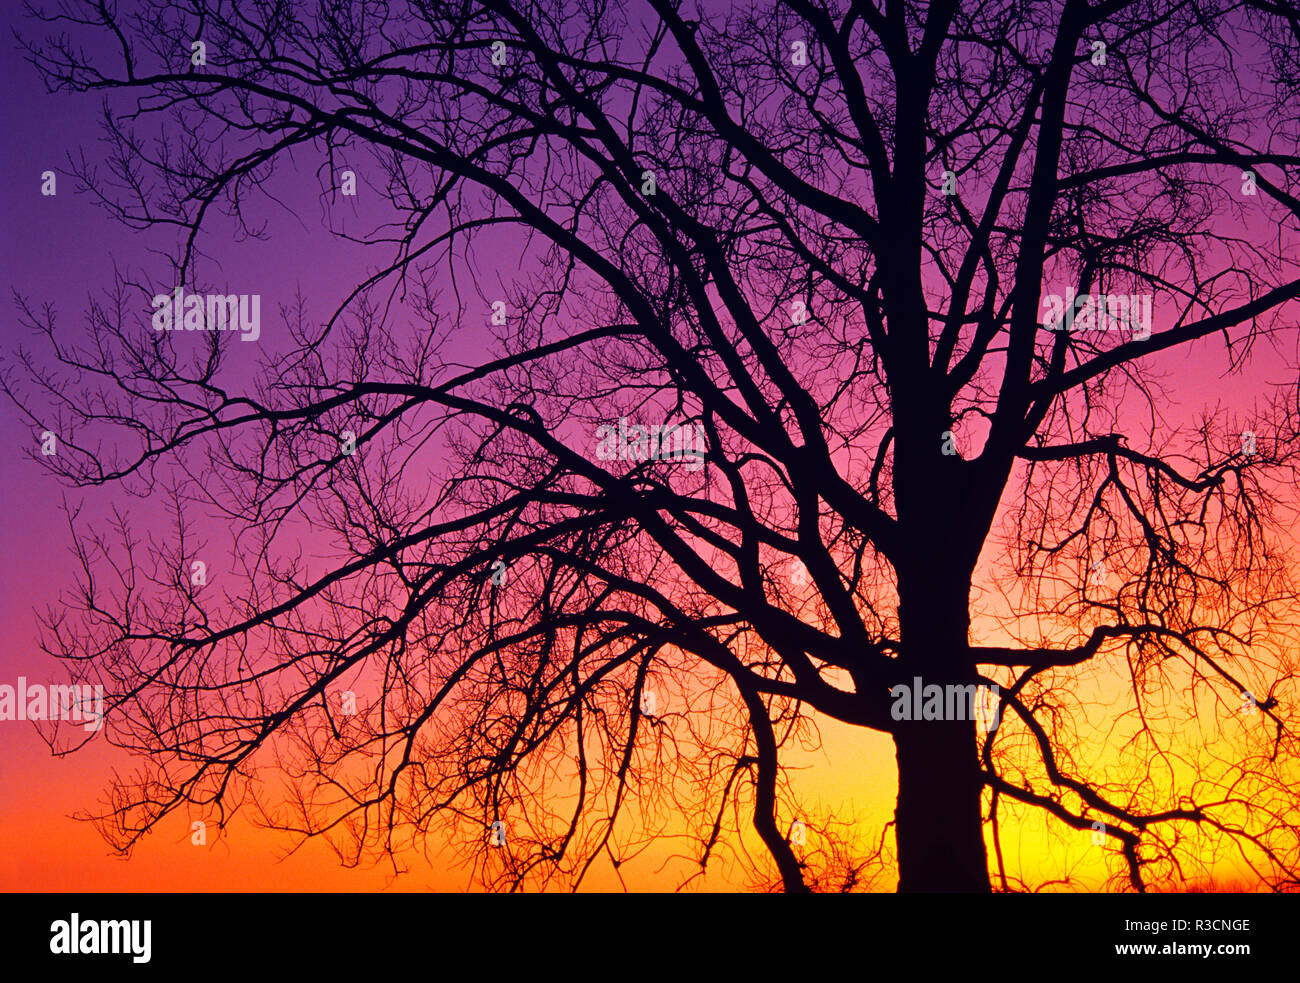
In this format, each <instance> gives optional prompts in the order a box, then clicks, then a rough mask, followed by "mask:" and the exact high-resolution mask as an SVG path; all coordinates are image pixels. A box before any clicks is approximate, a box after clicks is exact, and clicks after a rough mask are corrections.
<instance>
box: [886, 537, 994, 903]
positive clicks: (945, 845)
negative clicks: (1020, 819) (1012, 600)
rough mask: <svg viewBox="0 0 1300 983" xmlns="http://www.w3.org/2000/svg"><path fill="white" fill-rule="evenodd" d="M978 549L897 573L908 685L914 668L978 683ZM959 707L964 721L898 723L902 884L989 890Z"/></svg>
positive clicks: (974, 766) (973, 762) (967, 737)
mask: <svg viewBox="0 0 1300 983" xmlns="http://www.w3.org/2000/svg"><path fill="white" fill-rule="evenodd" d="M917 539H918V545H921V544H922V542H923V541H921V539H920V537H917ZM954 541H955V537H954V538H953V540H948V542H954ZM942 542H944V540H942V539H940V540H939V541H938V542H936V543H930V544H926V545H928V546H929V547H930V549H929V551H928V552H929V555H930V556H932V557H939V556H942V547H941V546H940V543H942ZM974 552H975V551H974V550H973V549H972V550H966V551H965V553H966V556H962V555H961V553H960V552H959V551H957V550H952V551H951V552H949V554H948V562H946V563H945V562H944V561H943V560H942V559H938V560H936V561H932V562H930V563H927V564H926V565H925V566H920V565H919V564H918V567H917V568H914V570H913V571H911V576H909V577H908V578H907V579H906V580H901V581H900V585H899V586H900V591H899V596H900V604H899V620H900V622H901V640H902V657H901V658H900V659H899V660H898V662H899V666H898V669H899V677H900V678H899V682H902V683H906V684H907V685H908V686H909V687H910V688H911V689H915V681H914V676H920V677H921V684H922V686H923V687H924V686H929V685H931V684H934V685H938V686H940V687H947V686H950V685H956V686H973V685H974V684H975V666H974V665H973V664H972V663H971V661H970V648H969V643H970V639H969V630H970V608H969V595H970V577H969V574H968V572H967V571H968V570H969V569H970V567H973V565H974V563H973V555H974ZM918 553H921V555H925V554H924V553H923V552H922V551H921V550H918ZM945 692H946V690H945ZM947 709H948V707H947V701H946V700H945V710H947ZM964 709H965V710H966V712H964V713H961V714H960V715H959V716H960V717H961V718H963V719H943V720H918V719H915V717H916V716H918V715H917V714H915V713H913V714H912V717H913V719H910V720H900V721H896V722H895V723H894V753H895V758H896V760H897V762H898V804H897V807H896V809H895V812H894V822H895V837H896V842H897V845H898V870H899V880H898V890H899V891H900V892H904V891H906V892H939V891H954V892H981V893H987V892H988V891H989V873H988V856H987V854H986V853H985V850H984V831H983V821H982V815H981V811H980V793H981V790H982V788H983V779H982V777H981V775H980V767H979V756H978V753H977V745H976V730H975V720H974V719H973V718H974V714H973V713H972V712H970V710H972V709H973V708H971V707H965V708H964ZM945 716H947V714H945ZM953 716H958V715H957V714H953Z"/></svg>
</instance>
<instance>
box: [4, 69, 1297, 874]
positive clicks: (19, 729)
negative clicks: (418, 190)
mask: <svg viewBox="0 0 1300 983" xmlns="http://www.w3.org/2000/svg"><path fill="white" fill-rule="evenodd" d="M0 58H2V59H3V61H2V62H0V77H3V79H4V81H5V82H6V84H7V91H8V92H9V93H10V95H9V98H7V99H6V100H4V101H3V107H2V108H0V113H3V114H4V115H3V120H2V123H3V132H6V133H7V134H8V135H9V136H8V148H7V152H6V153H5V154H4V155H3V157H2V158H0V177H2V178H3V184H2V187H3V192H2V194H3V203H4V204H3V207H4V210H5V215H4V223H5V224H4V227H5V230H6V234H5V236H4V239H3V244H2V245H0V250H2V262H3V276H2V277H0V279H2V280H3V283H4V284H5V285H6V286H9V287H12V288H13V289H14V290H16V291H18V292H20V293H23V294H25V295H28V296H29V297H31V298H32V299H34V300H35V301H37V302H42V301H49V302H52V303H53V304H54V305H55V306H56V308H57V310H58V312H59V315H60V318H61V319H62V322H63V323H64V324H65V325H66V327H67V330H68V331H69V332H70V333H71V332H74V331H80V330H82V329H81V327H80V323H79V322H80V317H81V312H82V310H83V309H84V306H85V303H86V300H87V297H88V296H89V295H91V294H93V293H94V292H96V291H98V290H100V289H102V288H103V287H104V286H105V285H107V284H108V283H110V282H111V281H112V278H113V276H114V267H115V264H116V265H117V266H119V267H124V268H128V269H137V268H140V267H142V266H145V265H147V264H148V263H149V262H150V261H149V258H148V255H147V250H148V249H149V248H151V247H152V248H163V247H165V245H166V244H167V243H166V240H163V239H159V238H158V237H157V236H156V235H155V234H154V233H135V232H131V231H129V230H126V229H124V228H123V227H122V226H121V225H120V224H118V223H116V222H114V221H113V220H112V219H111V218H110V217H109V216H108V215H106V214H105V213H104V212H103V211H102V210H100V209H99V208H96V207H95V206H94V205H93V204H92V202H91V201H90V200H89V199H88V198H87V197H86V196H85V195H83V194H79V193H78V189H77V188H76V186H75V184H74V182H73V180H72V178H71V176H70V175H68V173H67V161H66V158H67V155H68V154H69V153H71V152H74V151H75V150H76V149H77V148H79V147H85V148H87V152H88V153H90V154H94V153H95V152H96V151H97V149H100V148H98V147H97V146H96V143H95V141H96V140H97V139H98V132H97V129H96V126H97V116H98V113H99V101H98V97H96V96H93V95H92V96H70V95H66V94H60V95H47V94H46V93H45V91H44V88H43V86H42V84H41V83H40V81H39V79H38V78H37V76H36V73H35V71H34V70H33V69H32V68H31V67H30V66H29V65H27V64H25V63H24V62H23V61H22V60H21V55H20V53H19V52H18V51H17V50H16V49H15V47H14V46H13V45H12V44H10V45H8V46H6V47H5V48H4V51H3V53H2V54H0ZM313 168H314V164H308V165H307V166H306V172H307V173H306V175H305V178H306V179H305V180H300V181H294V180H292V179H291V176H287V177H285V178H283V179H282V181H283V185H282V187H281V188H280V190H281V191H282V192H283V194H284V195H285V199H286V203H287V204H289V205H290V208H289V210H288V211H287V212H282V213H280V214H278V215H271V216H270V217H271V219H272V223H273V224H272V230H271V231H272V235H271V239H270V240H269V241H267V242H258V241H250V242H245V243H242V244H240V245H239V246H238V247H237V248H233V249H227V250H225V251H223V252H222V254H221V259H222V261H223V264H224V271H223V272H225V273H226V274H227V275H228V277H229V280H230V282H232V283H240V284H258V285H259V286H258V287H257V288H256V289H259V290H260V292H261V293H262V295H263V307H262V321H263V328H262V331H263V337H264V338H266V339H267V343H268V345H272V346H273V345H274V329H273V328H271V327H270V325H271V324H273V323H274V321H275V319H276V315H275V313H274V312H275V310H276V307H277V304H278V303H287V302H288V301H289V300H290V299H291V298H292V296H293V295H294V293H295V292H297V291H299V290H301V291H302V292H303V293H304V294H305V295H306V296H308V297H310V298H313V310H314V312H315V313H317V314H320V313H323V312H324V311H326V310H328V309H332V307H333V304H334V303H335V302H336V301H337V300H339V299H341V297H342V293H341V291H342V290H344V289H345V287H346V286H348V285H350V284H351V283H352V282H354V281H353V280H352V279H349V278H348V277H349V275H350V273H351V271H353V270H355V269H358V268H361V267H360V266H359V265H358V263H359V260H358V256H357V251H356V250H355V249H351V248H350V247H346V246H343V245H340V244H339V243H337V242H336V241H335V240H333V239H331V238H329V237H327V236H325V235H323V234H320V233H318V232H317V231H316V230H317V229H318V227H319V216H320V212H319V205H318V203H316V202H315V199H314V195H315V184H314V175H312V174H311V173H310V172H311V170H312V169H313ZM47 169H53V170H55V171H57V172H59V175H60V176H59V190H58V195H57V196H56V197H43V196H42V195H41V194H40V190H39V188H40V174H41V172H42V171H44V170H47ZM295 212H296V213H297V214H300V215H301V216H302V218H301V220H299V219H298V218H297V215H296V214H294V213H295ZM373 261H374V260H373V259H372V258H371V257H369V256H367V258H366V260H365V263H369V262H373ZM340 270H343V271H344V272H343V273H342V274H340V273H339V271H340ZM252 289H253V288H246V289H244V290H243V291H242V292H252ZM6 307H7V313H6V315H5V317H4V319H3V322H0V323H3V325H4V331H3V339H4V345H3V350H4V352H5V353H6V354H7V353H9V352H11V351H12V350H13V349H14V347H15V346H16V345H17V344H19V343H29V342H30V341H31V340H32V339H27V338H24V337H23V336H22V333H21V331H20V329H19V327H18V326H17V324H16V321H15V318H14V315H13V304H12V302H11V300H10V298H9V296H8V295H6ZM1156 320H1157V330H1158V329H1159V322H1160V314H1159V312H1157V317H1156ZM252 347H259V346H250V348H252ZM266 354H268V352H267V351H266V350H259V352H258V353H257V355H258V356H259V357H260V356H262V355H266ZM250 357H251V353H250ZM1293 357H1294V352H1290V353H1278V356H1277V360H1276V362H1275V363H1274V366H1275V367H1276V368H1278V369H1282V368H1283V367H1284V365H1283V363H1285V362H1288V361H1292V362H1293ZM1167 367H1168V370H1169V371H1170V372H1175V373H1177V375H1176V380H1177V384H1176V390H1177V393H1178V395H1179V397H1180V399H1181V400H1183V401H1184V404H1183V405H1182V406H1181V407H1179V408H1176V409H1175V408H1170V410H1171V413H1173V414H1174V415H1176V416H1177V415H1184V418H1185V419H1191V418H1192V417H1194V416H1195V415H1196V413H1197V412H1198V411H1200V410H1202V409H1204V408H1205V407H1207V406H1215V405H1218V406H1219V411H1220V412H1223V413H1231V412H1241V411H1245V410H1247V409H1248V407H1249V406H1250V404H1251V402H1252V401H1253V399H1254V397H1255V392H1256V390H1254V389H1253V388H1252V379H1253V381H1254V382H1256V383H1257V382H1259V381H1261V380H1263V379H1265V378H1270V379H1272V381H1276V379H1277V373H1270V371H1269V369H1270V367H1269V365H1267V364H1264V365H1261V366H1260V367H1259V369H1258V370H1257V373H1258V374H1257V375H1256V376H1254V377H1247V378H1246V379H1242V378H1240V377H1239V378H1237V379H1235V380H1234V381H1233V382H1232V384H1231V385H1228V386H1225V383H1224V380H1223V377H1222V375H1221V369H1222V360H1221V355H1220V353H1219V352H1218V351H1217V350H1216V347H1215V346H1214V345H1212V344H1211V345H1205V346H1201V347H1200V348H1198V349H1197V350H1196V354H1195V355H1194V356H1193V357H1190V358H1189V357H1188V356H1187V355H1185V354H1183V353H1178V354H1176V355H1175V356H1172V358H1171V361H1170V363H1169V364H1168V366H1167ZM35 439H36V438H35V434H34V433H33V432H32V429H31V428H30V427H29V425H28V424H27V422H26V421H24V420H22V419H20V418H19V417H18V415H17V414H16V413H15V412H14V409H13V407H12V406H11V405H10V404H8V403H7V402H4V403H0V441H2V442H3V445H4V460H5V466H4V467H3V468H2V469H0V499H2V500H3V501H4V502H5V503H6V506H7V508H6V512H7V515H8V516H9V521H8V522H5V523H3V524H0V557H3V558H4V561H5V562H3V563H2V564H0V623H2V624H3V625H4V626H5V629H6V637H7V638H8V639H9V644H8V645H7V646H5V647H4V648H3V649H0V682H6V683H13V682H14V681H15V680H16V679H17V677H18V676H20V675H25V676H26V677H28V679H29V680H31V681H33V682H49V681H56V680H59V679H62V678H63V674H62V673H61V672H60V671H59V669H58V667H57V666H56V665H52V664H51V661H50V660H49V659H48V657H46V656H45V655H44V654H43V653H42V652H41V651H40V650H39V648H38V647H37V630H36V618H35V614H34V610H33V609H34V608H43V607H44V606H45V605H46V604H49V603H53V602H54V601H55V599H56V597H57V595H58V593H59V592H60V591H61V590H64V589H66V588H67V586H68V585H70V584H71V583H72V580H73V575H74V566H73V563H72V556H71V554H70V552H69V543H70V540H69V533H68V528H67V525H66V521H65V517H64V515H63V513H62V511H61V509H60V506H61V504H62V502H63V501H64V500H65V496H66V498H67V500H68V501H69V502H71V503H80V502H82V501H83V500H88V496H87V495H86V494H85V493H82V492H78V491H76V490H71V489H66V488H63V487H61V486H59V485H58V484H57V483H56V482H55V481H53V479H51V478H50V477H49V476H48V475H46V474H45V473H44V472H42V471H41V469H40V468H39V466H38V465H37V464H36V463H34V462H33V461H31V460H30V459H29V458H28V457H27V456H26V455H25V454H24V453H23V448H29V447H31V446H33V445H34V442H35ZM92 495H93V493H92ZM103 505H104V502H103V501H102V499H96V500H95V501H92V502H90V506H89V508H90V512H89V514H95V510H96V509H100V508H102V507H103ZM128 508H129V509H132V510H136V509H147V508H148V503H147V502H144V503H142V502H139V501H138V500H137V501H134V502H130V503H129V504H128ZM133 514H134V513H133ZM142 518H144V521H149V520H148V518H147V517H142ZM981 603H983V604H985V605H986V606H989V607H990V608H993V609H995V608H996V606H997V605H996V602H994V601H992V600H989V599H987V598H985V599H984V600H983V601H981V600H979V597H978V595H977V600H976V605H977V608H978V606H979V605H980V604H981ZM974 631H975V635H976V640H977V641H983V642H986V643H989V642H994V641H995V640H996V625H995V624H994V623H993V621H992V620H986V621H978V622H977V623H976V626H975V629H974ZM1117 680H1118V676H1112V678H1111V679H1110V681H1109V683H1106V682H1104V681H1103V684H1102V685H1101V687H1100V691H1099V696H1100V698H1104V695H1105V687H1106V685H1113V684H1115V683H1116V681H1117ZM822 737H823V739H824V743H823V747H822V748H821V749H820V750H819V751H816V752H807V753H804V754H801V755H799V756H797V757H795V758H794V759H792V763H793V764H795V765H796V766H797V768H798V769H799V771H798V773H797V774H798V777H797V787H798V788H799V789H800V791H801V793H802V795H803V796H804V800H805V802H806V803H807V804H808V805H809V807H810V808H811V809H813V810H816V811H819V812H824V813H832V814H834V815H835V817H836V818H839V819H847V818H850V817H851V818H853V819H855V820H856V821H858V822H859V823H860V825H861V826H862V828H863V829H864V830H866V831H869V832H870V833H871V834H872V835H877V834H878V831H879V829H880V826H881V824H882V823H883V822H885V821H887V820H888V819H889V818H891V816H892V811H893V805H894V802H893V797H894V775H893V748H892V743H891V742H890V740H889V739H888V738H887V737H885V736H884V735H880V734H875V733H870V732H866V731H862V730H857V729H854V728H848V727H844V726H840V725H835V724H830V723H827V724H825V725H824V726H823V728H822ZM129 765H130V762H129V761H128V760H126V759H125V757H124V756H123V755H120V754H117V753H114V752H111V751H109V750H106V749H105V748H104V747H103V745H102V743H101V742H93V743H92V745H91V746H90V747H88V748H87V749H85V750H83V751H81V752H79V753H78V754H76V755H74V756H72V757H69V758H63V759H53V758H51V756H50V754H49V751H48V749H47V748H46V747H45V745H44V744H43V743H42V742H41V741H40V739H39V737H38V736H37V734H36V733H35V731H34V729H33V728H32V727H31V725H29V724H23V723H16V722H4V723H0V842H3V843H5V844H6V845H7V849H6V850H4V851H0V889H8V890H38V891H39V890H48V891H108V890H131V891H136V890H138V891H186V890H199V891H228V890H229V891H244V890H276V891H282V890H286V891H287V890H330V891H334V890H340V891H354V890H385V889H393V888H394V885H393V884H392V882H391V878H390V876H389V871H387V870H386V869H385V868H384V867H382V866H380V867H378V868H374V869H362V870H356V871H351V870H345V869H343V868H341V867H340V866H339V864H338V863H337V861H336V859H335V858H334V856H333V855H332V854H331V853H330V851H329V850H328V849H327V848H326V847H325V845H324V844H323V843H318V842H313V843H309V844H308V845H306V846H305V847H304V848H303V849H302V850H301V851H299V852H298V853H296V854H295V855H293V856H291V857H288V858H287V859H283V860H278V858H280V857H281V856H282V854H283V853H284V852H285V850H286V849H287V848H288V847H289V846H290V845H291V843H290V841H289V840H288V839H286V838H285V837H283V836H279V835H272V834H269V833H266V832H262V831H257V830H254V829H251V828H250V827H248V826H246V825H245V824H244V823H243V821H242V820H240V819H237V820H236V822H235V824H234V826H233V828H232V829H231V830H229V831H228V832H227V833H225V834H222V833H219V832H217V831H216V830H215V829H210V830H209V838H208V845H207V846H206V847H204V848H198V847H194V846H192V845H191V844H190V831H189V827H188V822H187V821H184V820H181V819H180V818H177V819H174V820H172V821H170V822H169V823H168V824H167V827H166V829H165V831H163V832H160V833H159V834H157V835H154V836H151V837H149V838H148V839H147V840H146V841H145V842H144V843H143V844H142V845H141V846H140V847H139V848H138V849H137V851H136V852H135V854H134V856H133V857H132V859H130V860H129V861H128V860H121V859H118V858H116V857H114V856H112V855H111V853H110V851H109V849H108V847H107V846H106V845H105V843H104V842H103V840H102V839H100V837H99V835H98V834H97V833H96V832H95V830H94V829H93V828H92V827H91V826H89V825H88V824H86V823H82V822H77V821H74V820H73V819H71V818H69V817H70V814H72V813H74V812H76V811H78V810H85V809H92V808H93V807H94V806H95V805H96V803H97V802H98V800H99V798H100V796H101V794H102V792H103V790H104V788H105V785H106V783H107V779H108V777H109V775H110V773H111V770H112V769H113V768H115V767H118V768H124V767H128V766H129ZM1057 835H1058V836H1059V832H1058V834H1057ZM1004 847H1005V848H1006V849H1007V850H1008V852H1009V853H1013V854H1014V856H1015V857H1016V859H1017V861H1018V863H1019V865H1020V866H1021V867H1022V868H1023V870H1025V871H1026V872H1027V873H1031V874H1032V873H1036V872H1037V870H1038V865H1039V862H1040V861H1042V860H1043V859H1044V858H1047V859H1050V863H1048V864H1046V869H1051V870H1053V871H1057V872H1059V871H1060V870H1061V869H1063V868H1072V869H1077V871H1078V873H1079V876H1080V877H1083V878H1088V877H1095V876H1096V875H1097V874H1098V872H1099V870H1100V868H1098V867H1097V866H1096V864H1095V854H1092V855H1090V851H1089V849H1088V838H1087V836H1086V834H1078V835H1077V836H1076V837H1075V838H1074V839H1073V840H1069V841H1068V842H1062V841H1060V840H1056V839H1050V838H1048V836H1047V835H1046V834H1045V833H1044V832H1043V831H1041V830H1039V829H1038V828H1036V827H1034V826H1033V825H1032V824H1031V826H1030V827H1027V828H1025V829H1023V830H1020V831H1018V832H1017V834H1016V835H1015V837H1014V839H1013V842H1012V844H1011V845H1009V846H1008V845H1007V844H1005V843H1004ZM672 852H673V851H672V848H671V847H670V845H667V844H665V845H664V847H663V849H661V850H656V851H651V853H650V854H648V855H647V856H646V857H645V858H643V859H642V860H640V861H638V862H637V863H636V864H635V865H633V866H632V872H631V874H629V872H628V871H626V870H625V871H624V874H625V876H627V877H628V878H629V880H631V881H632V882H633V884H634V886H637V887H647V888H652V889H671V888H672V887H673V886H674V883H675V881H674V878H673V877H672V876H671V872H670V873H668V874H665V873H664V872H663V870H662V869H661V867H662V861H663V859H664V857H665V856H666V855H667V854H670V853H672ZM447 859H448V858H447V857H445V856H444V857H437V856H435V858H434V860H433V862H432V863H430V864H425V863H424V862H423V861H422V860H421V859H420V858H418V857H409V858H408V857H403V858H402V861H403V863H406V864H409V865H410V866H411V867H412V870H413V873H412V874H411V875H410V876H409V877H407V878H405V879H403V880H402V881H400V882H398V883H397V885H396V889H398V890H415V891H423V890H429V889H458V888H463V887H464V886H466V883H467V875H466V873H465V872H464V871H459V870H451V869H449V868H448V867H447ZM277 861H278V862H277ZM590 886H592V887H594V888H616V887H617V886H618V883H617V881H616V880H615V879H614V878H613V877H611V876H609V875H608V874H607V873H605V874H601V875H599V876H598V877H597V878H596V879H595V880H594V881H593V882H592V883H591V885H590ZM706 886H709V887H712V888H715V889H727V888H737V887H739V886H740V883H739V882H738V881H733V880H730V879H728V877H727V876H726V873H725V872H723V873H720V874H719V875H718V876H716V877H714V878H712V879H710V880H709V881H708V882H706Z"/></svg>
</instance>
